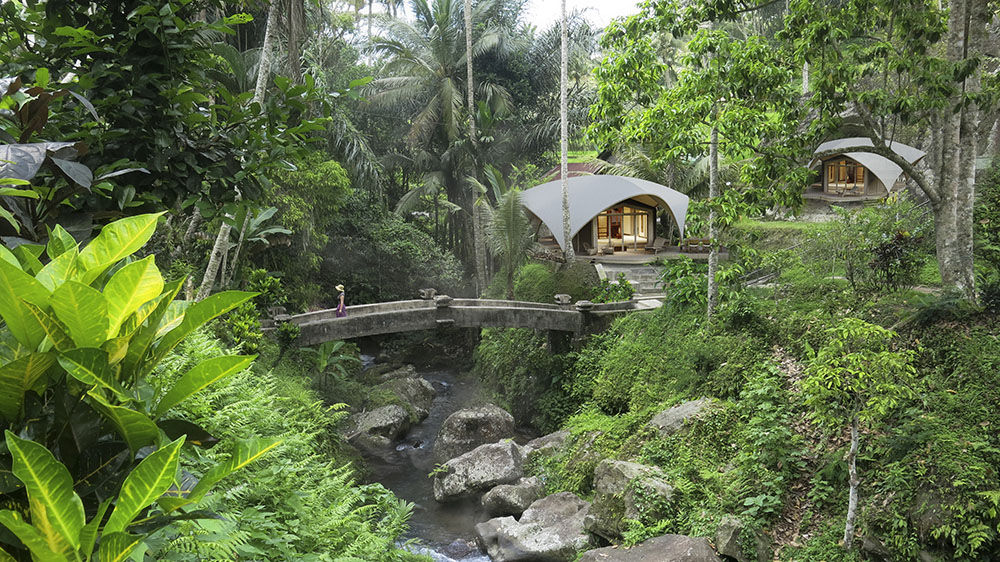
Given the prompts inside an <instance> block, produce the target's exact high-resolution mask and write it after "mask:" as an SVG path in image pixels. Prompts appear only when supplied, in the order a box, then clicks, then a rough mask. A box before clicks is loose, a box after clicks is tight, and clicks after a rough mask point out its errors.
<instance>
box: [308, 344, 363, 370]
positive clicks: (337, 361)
mask: <svg viewBox="0 0 1000 562" xmlns="http://www.w3.org/2000/svg"><path fill="white" fill-rule="evenodd" d="M344 345H345V342H343V341H328V342H323V343H321V344H320V345H318V346H316V347H300V348H299V351H302V352H304V353H308V354H310V355H312V356H313V359H314V361H315V363H314V365H315V367H316V372H317V373H319V374H320V375H324V376H325V375H334V376H335V377H338V378H343V377H346V376H347V365H358V364H360V363H361V359H359V358H358V357H357V356H355V355H351V354H348V353H344V351H343V350H344Z"/></svg>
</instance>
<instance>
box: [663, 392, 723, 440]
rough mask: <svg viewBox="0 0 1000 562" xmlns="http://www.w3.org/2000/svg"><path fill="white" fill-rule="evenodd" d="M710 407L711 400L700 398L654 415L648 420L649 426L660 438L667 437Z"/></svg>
mask: <svg viewBox="0 0 1000 562" xmlns="http://www.w3.org/2000/svg"><path fill="white" fill-rule="evenodd" d="M711 405H712V400H711V399H709V398H700V399H698V400H691V401H689V402H684V403H682V404H678V405H676V406H674V407H673V408H670V409H669V410H663V411H662V412H660V413H658V414H656V415H655V416H653V419H652V420H650V422H649V425H651V426H652V427H654V428H655V429H656V430H657V431H659V432H660V436H661V437H667V436H669V435H671V434H674V433H677V432H678V431H680V430H681V428H682V427H684V424H685V423H686V422H687V421H688V420H690V419H691V418H693V417H696V416H698V415H699V414H701V413H702V412H704V411H705V409H706V408H708V407H709V406H711Z"/></svg>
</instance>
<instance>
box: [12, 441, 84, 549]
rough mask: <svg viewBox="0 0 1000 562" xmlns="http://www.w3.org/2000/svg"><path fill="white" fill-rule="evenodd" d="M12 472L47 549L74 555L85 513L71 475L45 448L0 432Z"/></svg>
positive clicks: (77, 547) (78, 543)
mask: <svg viewBox="0 0 1000 562" xmlns="http://www.w3.org/2000/svg"><path fill="white" fill-rule="evenodd" d="M4 435H5V436H6V438H7V449H9V450H10V455H11V458H12V460H13V472H14V476H16V477H17V479H18V480H20V481H21V482H22V483H24V488H25V490H26V491H27V493H28V504H29V505H30V506H31V523H32V526H33V527H35V528H36V529H38V531H39V532H40V533H41V535H42V537H43V538H44V539H45V542H46V544H47V545H48V546H49V549H50V550H52V551H53V552H55V553H58V554H62V555H63V556H66V557H67V558H76V557H77V549H79V548H80V530H81V529H83V525H84V521H85V516H84V513H83V502H82V501H80V496H78V495H76V492H74V491H73V477H72V476H70V474H69V470H67V469H66V467H65V466H64V465H63V464H62V463H61V462H59V461H57V460H56V458H55V457H54V456H52V453H50V452H49V450H48V449H46V448H45V447H43V446H42V445H39V444H38V443H35V442H34V441H28V440H27V439H21V438H19V437H18V436H16V435H14V434H13V433H11V432H10V430H6V431H4Z"/></svg>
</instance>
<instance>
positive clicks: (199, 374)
mask: <svg viewBox="0 0 1000 562" xmlns="http://www.w3.org/2000/svg"><path fill="white" fill-rule="evenodd" d="M158 218H159V215H156V214H154V215H138V216H135V217H132V218H127V219H121V220H119V221H116V222H114V223H111V224H109V225H108V226H106V227H104V228H103V229H102V230H101V233H100V234H99V235H98V236H97V237H96V238H94V240H92V241H91V242H90V243H88V244H87V245H86V246H84V247H82V248H80V246H79V245H78V244H77V243H76V241H75V240H74V239H73V238H72V237H71V236H70V235H69V234H68V233H67V232H66V231H65V230H63V229H62V228H61V227H58V226H57V227H56V228H55V229H54V230H53V231H52V233H51V235H50V239H49V242H48V244H47V245H46V246H30V245H21V246H18V248H19V251H18V252H17V254H15V253H14V252H11V251H9V250H7V249H6V248H4V249H3V250H0V257H2V260H0V275H2V276H3V283H2V284H0V286H2V287H3V289H2V291H0V317H2V318H3V320H4V322H5V324H6V330H5V331H4V332H2V336H3V340H4V347H3V349H2V352H3V366H2V367H0V372H2V373H3V377H2V384H3V386H4V388H5V390H4V393H3V397H2V403H0V413H2V415H3V418H4V422H3V423H4V429H5V431H6V435H7V437H6V439H7V444H8V451H9V452H8V455H9V456H7V458H6V461H7V462H8V463H12V467H13V468H12V470H13V476H14V478H7V479H6V481H5V482H4V489H3V493H4V495H5V498H6V501H7V502H9V503H8V505H12V506H15V509H13V510H8V511H4V512H3V524H4V526H5V527H7V529H8V530H9V531H11V532H12V533H13V534H14V536H16V537H17V539H18V540H19V541H20V544H18V543H17V542H14V543H11V542H10V541H7V545H8V546H7V547H5V548H6V550H8V552H10V553H15V552H18V551H19V549H21V548H24V549H26V550H29V551H30V552H31V556H32V557H34V558H35V559H45V560H63V559H65V560H83V559H89V558H90V556H91V553H92V551H93V549H94V545H95V541H98V537H100V538H99V542H100V549H99V553H100V556H101V557H102V558H104V559H106V558H124V557H126V556H127V555H128V554H129V553H130V552H131V551H132V550H133V549H134V548H136V546H137V545H138V544H139V543H141V542H142V540H143V538H144V537H145V536H146V535H148V534H149V533H150V532H152V531H153V530H155V529H156V528H158V527H160V526H163V525H165V524H167V523H169V522H170V520H171V519H173V518H174V516H175V515H178V514H180V513H183V512H184V511H187V510H188V509H189V508H190V507H191V506H194V505H196V504H197V503H198V501H199V500H201V499H202V498H203V497H204V496H205V495H206V493H207V492H208V491H209V490H210V489H211V488H212V486H213V485H214V484H215V483H217V482H218V481H220V480H221V479H222V478H224V477H225V476H226V475H228V474H229V473H231V472H233V471H234V470H236V469H238V468H240V467H242V466H244V465H246V464H247V463H249V462H250V461H251V460H253V459H254V458H256V457H258V456H260V455H261V454H263V452H265V451H266V450H267V449H270V448H272V447H273V446H274V444H275V443H274V442H268V441H248V442H245V443H243V444H241V445H239V446H238V448H237V452H236V454H235V455H234V457H233V458H232V459H231V460H230V461H228V462H226V463H222V464H219V465H218V466H216V467H214V468H213V469H211V470H210V471H208V472H207V473H206V474H205V475H204V476H203V477H202V478H201V480H200V481H198V482H197V483H188V484H187V485H184V484H181V481H180V480H179V472H178V460H179V455H180V448H181V446H182V445H183V444H185V442H189V443H192V444H197V443H202V444H205V443H206V442H207V441H209V440H210V439H211V436H210V435H208V434H207V433H206V432H205V431H204V430H203V429H201V428H199V427H198V426H196V425H194V424H191V423H188V422H186V421H184V420H180V419H177V418H175V417H174V416H172V415H171V410H172V409H173V408H174V407H175V406H177V405H178V404H180V403H182V402H183V401H185V400H186V399H188V398H190V397H191V396H193V395H195V394H196V393H198V392H199V391H201V390H202V389H204V388H205V387H207V386H209V385H211V384H213V383H215V382H217V381H219V380H221V379H224V378H226V377H228V376H230V375H232V374H233V373H236V372H239V371H241V370H243V369H245V368H246V367H247V366H249V365H250V363H251V362H252V361H253V359H254V357H253V356H240V355H222V356H218V357H213V358H210V359H206V360H205V361H202V362H200V363H198V364H195V365H192V366H191V368H190V369H189V370H187V372H185V373H184V374H183V376H182V377H180V379H179V380H177V381H176V383H175V384H173V385H171V386H170V387H166V388H162V389H160V390H159V391H155V392H153V391H152V389H150V388H149V386H148V382H147V380H146V378H147V377H148V375H149V374H150V372H151V371H152V370H153V369H154V368H155V367H156V366H157V364H158V363H160V362H161V361H162V360H163V359H164V358H165V357H166V356H167V354H169V353H170V352H171V351H172V350H173V349H174V348H175V347H177V346H178V345H179V344H180V343H181V342H182V341H183V340H184V338H186V337H187V336H189V335H190V334H192V333H193V332H194V331H195V330H197V329H198V328H200V327H201V326H203V325H205V324H206V323H207V322H209V321H211V320H212V319H213V318H215V317H217V316H219V315H220V314H224V313H225V312H227V311H229V310H232V309H233V308H235V307H237V306H239V305H240V304H241V303H243V302H245V301H246V300H248V299H249V298H251V297H252V296H253V294H252V293H240V292H224V293H218V294H217V295H213V296H212V297H210V298H209V299H206V300H204V301H202V302H200V303H196V304H189V303H187V302H185V301H175V300H174V298H175V296H176V295H177V293H178V291H179V290H180V287H181V285H182V281H181V280H178V281H175V282H172V283H164V281H163V278H162V276H161V275H160V272H159V270H158V269H157V267H156V265H155V263H154V260H153V257H147V258H145V259H141V260H135V261H129V259H128V258H129V256H130V255H131V254H133V253H135V252H136V251H137V250H139V249H140V248H141V247H142V246H143V245H144V244H145V243H146V241H148V240H149V238H150V236H151V235H152V233H153V230H154V229H155V227H156V223H157V219H158ZM18 256H20V257H18ZM42 260H45V262H46V263H44V265H43V262H42ZM68 424H71V425H72V426H73V427H74V431H73V432H72V436H71V437H69V438H66V437H65V435H64V428H65V426H66V425H68ZM151 447H152V448H155V452H153V453H152V454H150V453H149V451H150V448H151ZM140 452H142V454H140ZM168 489H171V490H172V491H170V492H169V493H168ZM23 493H26V494H27V498H26V499H27V502H25V499H24V496H22V495H21V494H23ZM113 498H117V499H116V500H115V501H114V502H113V503H114V506H115V507H114V509H112V510H111V511H110V516H109V518H108V520H107V521H106V522H105V521H104V520H103V518H104V515H105V512H106V511H107V510H108V508H109V506H110V505H111V504H112V499H113ZM153 503H156V504H157V505H158V507H159V509H160V510H161V512H162V514H161V515H160V516H159V517H154V518H152V519H147V518H144V517H142V516H143V515H144V514H145V513H146V512H147V510H148V509H149V506H150V505H151V504H153ZM86 516H90V517H91V520H90V522H89V523H86V524H85V517H86ZM196 516H197V515H196ZM137 519H143V525H142V526H140V527H133V526H132V524H133V522H134V521H136V520H137Z"/></svg>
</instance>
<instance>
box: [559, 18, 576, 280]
mask: <svg viewBox="0 0 1000 562" xmlns="http://www.w3.org/2000/svg"><path fill="white" fill-rule="evenodd" d="M561 23H562V49H561V51H562V65H561V68H560V69H559V147H560V157H559V170H560V174H561V177H562V207H563V241H564V246H563V255H564V256H565V257H566V262H567V263H569V262H572V261H573V260H574V258H575V257H576V256H575V254H574V252H573V238H572V234H573V233H572V229H571V228H570V220H569V108H568V100H567V95H568V94H567V89H568V84H567V83H568V82H569V78H568V67H569V45H568V43H569V32H568V30H567V22H566V0H562V18H561Z"/></svg>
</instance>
